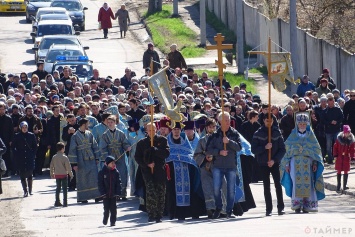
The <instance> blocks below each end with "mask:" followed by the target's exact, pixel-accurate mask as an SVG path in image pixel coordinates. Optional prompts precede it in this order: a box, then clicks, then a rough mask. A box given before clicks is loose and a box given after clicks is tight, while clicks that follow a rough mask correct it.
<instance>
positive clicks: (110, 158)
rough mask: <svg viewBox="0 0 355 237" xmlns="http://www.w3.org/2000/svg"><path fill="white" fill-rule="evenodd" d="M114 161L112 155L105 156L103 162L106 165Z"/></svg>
mask: <svg viewBox="0 0 355 237" xmlns="http://www.w3.org/2000/svg"><path fill="white" fill-rule="evenodd" d="M114 161H115V158H114V157H113V156H107V157H106V159H105V164H106V165H108V164H110V163H111V162H114Z"/></svg>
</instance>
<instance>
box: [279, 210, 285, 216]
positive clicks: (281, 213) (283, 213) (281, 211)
mask: <svg viewBox="0 0 355 237" xmlns="http://www.w3.org/2000/svg"><path fill="white" fill-rule="evenodd" d="M277 214H278V215H279V216H282V215H285V212H284V211H283V210H279V211H278V212H277Z"/></svg>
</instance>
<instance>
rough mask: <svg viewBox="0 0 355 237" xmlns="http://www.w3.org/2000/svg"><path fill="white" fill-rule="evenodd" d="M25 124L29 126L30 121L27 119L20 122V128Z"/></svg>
mask: <svg viewBox="0 0 355 237" xmlns="http://www.w3.org/2000/svg"><path fill="white" fill-rule="evenodd" d="M23 126H27V127H28V123H27V122H26V121H22V122H21V123H20V128H22V127H23Z"/></svg>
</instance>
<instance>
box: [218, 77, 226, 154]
mask: <svg viewBox="0 0 355 237" xmlns="http://www.w3.org/2000/svg"><path fill="white" fill-rule="evenodd" d="M222 73H223V72H222ZM219 82H220V97H221V107H222V122H221V126H222V131H223V137H225V136H226V131H225V125H224V123H223V117H224V101H223V88H222V86H223V75H222V77H221V76H220V77H219ZM223 147H224V150H225V151H226V150H227V144H226V143H223Z"/></svg>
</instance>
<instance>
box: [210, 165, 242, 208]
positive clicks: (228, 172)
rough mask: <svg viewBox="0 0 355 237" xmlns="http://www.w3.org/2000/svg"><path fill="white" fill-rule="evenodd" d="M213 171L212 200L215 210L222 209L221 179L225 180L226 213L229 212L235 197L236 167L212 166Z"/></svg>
mask: <svg viewBox="0 0 355 237" xmlns="http://www.w3.org/2000/svg"><path fill="white" fill-rule="evenodd" d="M212 173H213V193H214V200H215V205H216V210H217V209H218V210H222V206H223V204H222V193H221V189H222V183H223V179H224V178H226V180H227V195H226V196H227V207H226V211H227V213H231V212H232V210H233V206H234V198H235V185H236V176H237V169H220V168H216V167H214V168H213V170H212Z"/></svg>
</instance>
